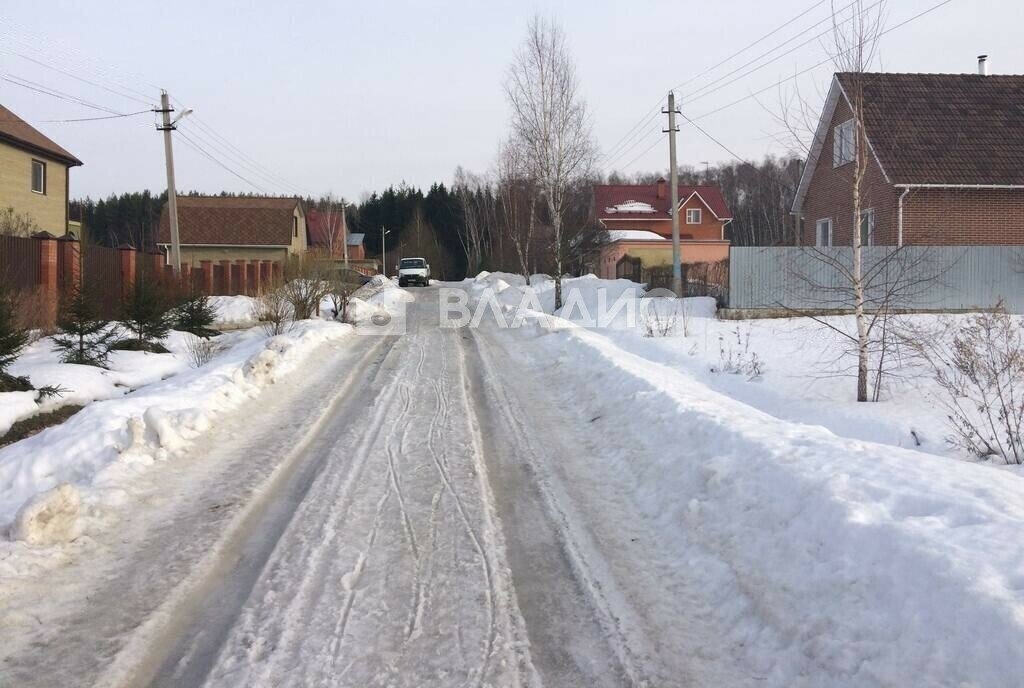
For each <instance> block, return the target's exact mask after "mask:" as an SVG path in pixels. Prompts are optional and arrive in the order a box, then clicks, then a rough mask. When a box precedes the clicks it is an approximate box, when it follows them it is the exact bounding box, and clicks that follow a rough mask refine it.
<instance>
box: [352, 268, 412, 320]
mask: <svg viewBox="0 0 1024 688" xmlns="http://www.w3.org/2000/svg"><path fill="white" fill-rule="evenodd" d="M415 299H416V297H415V296H413V294H412V293H410V292H408V291H406V290H405V289H402V288H400V287H399V286H398V282H397V281H396V280H393V279H390V278H388V277H385V276H383V275H374V276H373V277H372V278H371V279H370V281H369V282H367V283H366V284H364V285H363V286H361V287H359V289H356V290H355V292H353V293H352V297H351V298H350V299H349V302H348V321H349V322H350V323H352V324H353V325H357V326H358V325H363V324H366V323H369V322H371V321H374V322H377V321H378V320H379V319H380V318H382V317H383V318H387V319H390V318H391V317H392V316H394V315H395V314H396V313H398V312H399V311H401V309H402V308H404V304H406V303H409V302H410V301H414V300H415Z"/></svg>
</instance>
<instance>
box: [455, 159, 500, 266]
mask: <svg viewBox="0 0 1024 688" xmlns="http://www.w3.org/2000/svg"><path fill="white" fill-rule="evenodd" d="M454 186H455V195H456V197H457V198H458V199H459V205H460V206H461V208H462V217H463V229H464V231H463V232H460V233H459V241H460V242H461V243H462V248H463V250H464V251H465V252H466V269H467V271H468V272H469V274H470V275H475V274H476V273H478V272H480V267H481V265H483V260H484V256H486V255H487V249H488V247H489V246H490V239H491V234H492V230H493V227H494V195H493V193H492V191H491V186H490V184H489V183H488V181H487V179H486V178H485V177H482V176H480V175H477V174H473V173H472V172H470V171H468V170H466V169H464V168H463V167H458V168H456V169H455V184H454Z"/></svg>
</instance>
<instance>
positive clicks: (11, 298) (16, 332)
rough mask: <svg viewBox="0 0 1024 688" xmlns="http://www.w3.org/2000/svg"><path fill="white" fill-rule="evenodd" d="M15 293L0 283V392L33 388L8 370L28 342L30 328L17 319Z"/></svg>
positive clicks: (22, 390) (26, 381)
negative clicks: (23, 325) (26, 327)
mask: <svg viewBox="0 0 1024 688" xmlns="http://www.w3.org/2000/svg"><path fill="white" fill-rule="evenodd" d="M15 301H16V298H15V295H14V292H13V290H11V289H10V288H9V287H7V285H5V284H0V392H25V391H28V390H30V389H32V385H31V384H30V383H29V381H28V380H27V379H25V378H23V377H15V376H14V375H11V374H9V373H8V372H7V367H8V366H10V365H11V364H12V363H14V360H15V359H16V358H17V357H18V354H19V353H21V350H22V349H24V348H25V345H26V344H28V340H29V333H28V330H27V329H25V328H24V327H22V326H21V324H20V323H19V322H18V319H17V308H16V306H15Z"/></svg>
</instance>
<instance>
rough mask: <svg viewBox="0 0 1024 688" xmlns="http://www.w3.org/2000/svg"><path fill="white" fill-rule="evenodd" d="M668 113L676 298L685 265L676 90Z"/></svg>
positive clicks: (669, 94) (670, 100)
mask: <svg viewBox="0 0 1024 688" xmlns="http://www.w3.org/2000/svg"><path fill="white" fill-rule="evenodd" d="M662 112H663V113H665V114H667V115H668V129H664V130H663V131H665V132H668V161H669V162H668V164H669V175H668V176H669V187H670V188H671V192H670V198H671V199H672V291H673V292H674V293H675V295H676V298H681V297H682V295H683V267H682V264H681V263H680V251H679V166H678V165H676V132H677V131H679V127H677V126H676V115H677V114H679V110H677V109H676V92H675V91H669V92H668V109H666V110H662Z"/></svg>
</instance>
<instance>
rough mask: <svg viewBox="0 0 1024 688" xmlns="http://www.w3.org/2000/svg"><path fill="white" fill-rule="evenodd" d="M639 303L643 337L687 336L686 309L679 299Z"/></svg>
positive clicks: (651, 300)
mask: <svg viewBox="0 0 1024 688" xmlns="http://www.w3.org/2000/svg"><path fill="white" fill-rule="evenodd" d="M640 303H641V317H642V318H643V326H644V330H643V332H644V336H645V337H672V336H675V335H677V334H681V335H683V336H684V337H686V336H689V322H688V320H687V317H686V308H685V306H684V304H683V302H682V301H681V300H680V299H674V298H657V299H648V300H643V301H641V302H640Z"/></svg>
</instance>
